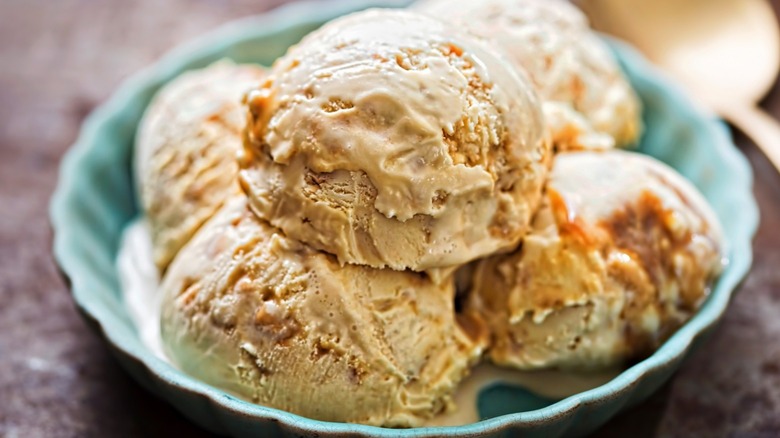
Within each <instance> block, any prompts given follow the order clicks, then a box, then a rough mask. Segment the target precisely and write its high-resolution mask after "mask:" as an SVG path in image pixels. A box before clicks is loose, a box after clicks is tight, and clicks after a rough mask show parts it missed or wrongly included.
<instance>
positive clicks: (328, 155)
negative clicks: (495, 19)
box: [240, 10, 549, 271]
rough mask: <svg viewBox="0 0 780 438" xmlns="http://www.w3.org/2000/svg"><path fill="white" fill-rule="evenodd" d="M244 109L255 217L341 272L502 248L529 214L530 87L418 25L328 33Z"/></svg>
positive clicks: (535, 160) (541, 135)
mask: <svg viewBox="0 0 780 438" xmlns="http://www.w3.org/2000/svg"><path fill="white" fill-rule="evenodd" d="M247 104H248V107H249V112H250V119H249V126H248V141H247V142H246V144H245V146H246V147H245V150H244V154H245V155H244V157H243V158H242V160H241V168H242V170H241V172H240V180H241V183H242V185H243V187H244V190H245V192H246V193H247V195H248V196H249V198H250V200H251V205H252V208H253V209H254V210H255V211H256V212H257V214H258V215H259V216H261V217H263V218H265V219H266V220H268V221H269V222H271V224H273V225H274V226H276V227H278V228H281V229H282V230H284V231H285V233H286V234H287V235H289V236H291V237H293V238H296V239H298V240H301V241H303V242H305V243H307V244H309V245H312V246H314V247H315V248H317V249H320V250H323V251H327V252H330V253H332V254H334V255H336V256H337V257H338V259H339V261H340V262H342V263H352V264H362V265H368V266H373V267H391V268H394V269H398V270H401V269H407V268H408V269H412V270H416V271H422V270H429V269H437V268H446V267H450V266H453V265H457V264H460V263H464V262H467V261H470V260H473V259H475V258H477V257H480V256H483V255H485V254H488V253H492V252H494V251H497V250H504V249H509V248H512V247H513V246H515V245H516V244H517V242H518V241H519V239H520V237H521V236H522V234H523V233H524V232H525V230H526V229H527V226H528V223H529V221H530V217H531V214H532V212H533V211H534V209H535V208H536V206H537V204H538V201H539V199H540V195H541V186H542V183H543V180H544V177H545V175H546V172H547V163H548V159H549V144H548V141H547V138H546V135H545V132H544V129H543V118H542V111H541V106H540V103H539V101H538V99H537V97H536V95H535V93H534V90H533V87H532V86H531V84H530V83H529V82H528V81H527V80H526V79H525V77H524V75H522V74H519V73H518V72H516V71H515V70H514V69H513V68H512V67H511V66H510V65H509V64H507V63H505V62H504V61H503V60H502V59H501V55H500V54H497V53H495V52H494V51H493V50H492V49H491V47H490V46H489V44H486V43H485V42H484V41H482V40H481V39H479V38H476V37H475V36H473V35H470V34H468V33H465V32H462V31H460V30H459V29H456V28H451V27H448V26H447V24H445V23H443V22H440V21H437V20H433V19H431V18H429V17H427V16H424V15H420V14H413V13H410V12H408V11H399V10H372V11H367V12H361V13H357V14H353V15H350V16H347V17H343V18H339V19H337V20H334V21H332V22H330V23H328V24H326V25H325V26H323V27H322V28H321V29H319V30H317V31H315V32H313V33H312V34H310V35H309V36H307V37H306V38H305V39H304V40H303V41H302V42H301V43H300V44H299V45H297V46H295V47H293V48H291V49H290V51H289V52H288V53H287V54H286V55H285V56H284V57H282V58H280V59H279V60H278V61H277V62H276V63H275V65H274V67H273V69H272V72H271V75H270V76H269V78H268V80H267V81H266V82H265V83H264V84H263V85H262V86H261V87H259V88H257V89H256V90H253V91H252V92H251V93H250V94H249V95H248V97H247Z"/></svg>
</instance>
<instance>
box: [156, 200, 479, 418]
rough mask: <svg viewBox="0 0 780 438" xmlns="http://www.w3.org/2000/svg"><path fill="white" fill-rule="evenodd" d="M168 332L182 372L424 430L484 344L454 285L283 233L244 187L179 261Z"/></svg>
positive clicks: (168, 291) (292, 402) (260, 395)
mask: <svg viewBox="0 0 780 438" xmlns="http://www.w3.org/2000/svg"><path fill="white" fill-rule="evenodd" d="M161 291H162V293H163V294H164V299H163V306H162V330H161V332H162V338H163V343H164V346H165V349H166V352H167V354H168V356H169V357H170V359H171V360H172V361H173V362H174V363H175V364H176V365H177V366H178V367H180V368H181V369H182V370H183V371H185V372H187V373H188V374H190V375H192V376H194V377H196V378H199V379H201V380H203V381H204V382H206V383H209V384H212V385H215V386H217V387H220V388H223V389H226V390H228V391H230V392H232V393H234V394H236V395H239V396H241V397H244V398H246V399H248V400H251V401H253V402H256V403H260V404H263V405H265V406H270V407H275V408H279V409H284V410H286V411H289V412H293V413H296V414H300V415H304V416H307V417H310V418H315V419H320V420H328V421H342V422H357V423H363V424H371V425H381V426H389V427H409V426H419V425H421V424H422V423H423V421H425V420H426V419H428V418H430V417H432V416H434V415H435V414H437V413H440V412H443V411H445V410H447V409H449V408H451V407H452V402H451V395H452V393H453V391H454V390H455V387H456V385H457V383H458V382H459V381H460V380H461V379H462V378H463V377H464V376H465V375H466V374H467V373H468V370H469V367H470V366H471V365H473V364H474V363H475V362H476V361H477V359H478V358H479V356H480V353H481V351H482V350H483V348H484V345H485V343H486V340H487V337H486V336H487V335H486V330H485V329H484V328H480V327H481V326H480V324H479V322H478V320H474V321H472V320H469V319H467V318H466V317H462V318H458V319H457V320H456V316H455V311H454V309H453V294H454V287H453V281H448V282H442V283H439V284H435V283H433V282H432V281H431V280H429V279H428V278H427V277H426V276H425V275H424V274H421V273H415V272H408V271H407V272H398V271H393V270H390V269H374V268H370V267H361V266H352V265H347V266H344V267H342V266H340V265H339V263H338V262H337V261H336V260H335V258H334V257H333V256H331V255H327V254H325V253H322V252H319V251H316V250H313V249H311V248H309V247H308V246H306V245H304V244H302V243H300V242H297V241H295V240H293V239H290V238H288V237H285V236H284V234H283V233H281V232H280V231H278V230H276V229H275V228H273V227H271V226H269V225H268V224H267V223H266V222H264V221H263V220H261V219H258V218H257V217H256V215H255V214H254V213H252V212H251V211H250V209H249V208H248V206H247V201H246V198H245V197H243V196H241V197H238V198H236V199H234V200H233V201H231V202H229V203H228V204H227V205H225V206H224V207H223V208H222V210H221V211H220V212H219V213H217V215H216V216H214V217H213V218H212V219H211V220H210V221H209V222H207V224H206V225H204V227H203V228H201V230H199V231H198V233H197V234H196V235H195V237H194V238H193V239H192V240H191V241H190V243H188V244H187V245H186V246H185V247H184V248H183V249H182V250H181V252H180V253H179V255H178V256H177V257H176V259H175V260H174V261H173V263H172V264H171V266H170V268H169V270H168V272H167V273H166V276H165V277H164V279H163V283H162V285H161Z"/></svg>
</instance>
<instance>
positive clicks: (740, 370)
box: [0, 0, 780, 438]
mask: <svg viewBox="0 0 780 438" xmlns="http://www.w3.org/2000/svg"><path fill="white" fill-rule="evenodd" d="M282 3H285V0H166V1H162V2H161V1H157V0H139V1H132V2H130V1H123V0H106V1H94V0H58V1H56V2H52V1H50V0H2V2H0V206H2V213H0V437H9V438H10V437H38V436H45V437H76V436H77V437H91V436H96V437H98V436H99V437H103V436H110V437H136V436H150V437H158V436H159V437H163V436H169V435H171V434H175V435H177V436H188V437H190V438H196V437H205V436H210V435H209V434H208V433H207V432H205V431H203V430H201V429H198V428H197V427H196V426H194V425H193V424H192V423H190V422H188V421H187V420H186V419H185V418H184V417H182V416H181V415H180V414H178V413H177V411H175V410H174V409H173V408H172V407H170V406H169V405H167V404H165V403H164V402H162V401H160V400H158V399H156V398H155V397H154V396H152V395H151V394H149V393H147V392H146V391H144V390H143V389H142V388H141V387H140V386H138V385H137V384H136V383H135V382H134V381H132V380H131V379H130V377H129V376H128V375H127V374H125V373H124V372H123V371H122V369H120V367H119V365H118V362H117V361H115V360H114V358H113V357H112V356H111V354H110V352H109V350H108V348H107V347H106V345H105V344H104V342H103V341H102V340H101V339H100V338H99V337H98V336H97V335H96V334H95V333H93V332H92V331H90V330H89V329H88V328H87V326H86V325H85V323H84V321H82V320H81V318H80V317H79V316H78V314H77V312H76V309H75V307H74V304H73V301H72V300H71V298H70V295H69V292H68V290H67V288H66V286H65V284H64V283H63V281H62V279H61V278H60V276H59V275H58V272H57V268H56V266H55V264H54V262H53V260H52V257H51V252H50V247H51V231H50V229H49V225H48V203H49V198H50V196H51V193H52V190H53V189H54V186H55V183H56V178H57V172H58V165H59V161H60V158H61V157H62V155H63V153H64V152H65V150H66V149H67V148H68V147H69V146H70V145H71V144H72V143H73V141H74V140H75V138H76V135H77V133H78V129H79V126H80V124H81V122H82V121H83V119H84V117H85V116H86V115H87V114H88V113H89V112H90V111H91V110H92V109H93V108H94V107H95V106H96V105H97V104H99V103H100V102H102V101H103V100H105V99H106V98H107V97H108V96H109V95H110V94H111V93H112V91H113V90H114V89H115V88H116V87H117V85H118V84H119V83H120V82H121V81H122V80H123V79H124V78H126V77H127V76H128V75H130V74H132V73H133V72H135V71H137V70H139V69H140V68H142V67H144V66H145V65H147V64H149V63H151V62H153V61H154V60H155V59H157V58H159V57H160V56H161V55H162V54H163V53H164V52H166V51H167V50H169V49H170V48H171V47H173V46H175V45H176V44H178V43H181V42H183V41H186V40H188V39H190V38H193V37H195V36H197V35H198V34H200V33H202V32H203V31H205V30H208V29H211V28H213V27H215V26H217V25H219V24H221V23H223V22H226V21H228V20H231V19H234V18H238V17H242V16H246V15H249V14H256V13H261V12H263V11H266V10H268V9H270V8H273V7H275V6H278V5H279V4H282ZM772 3H773V7H774V8H775V12H776V13H777V11H778V10H780V0H774V1H773V2H772ZM762 106H763V107H764V108H766V109H767V110H768V111H769V112H770V113H771V114H773V115H774V116H775V117H780V86H779V85H777V84H775V87H774V88H773V90H772V91H771V92H770V94H769V95H768V96H767V97H766V99H765V100H764V101H763V102H762ZM734 137H735V140H736V143H737V145H738V146H739V148H740V149H741V150H742V151H743V152H744V153H745V154H746V155H747V157H748V158H749V159H750V162H751V164H752V165H753V168H754V170H755V175H756V177H755V188H754V191H755V195H756V198H757V199H758V203H759V206H760V208H761V226H760V228H759V230H758V235H757V236H756V240H755V245H754V254H755V262H754V264H753V269H752V271H751V273H750V275H749V276H748V277H747V279H746V280H745V282H744V284H743V286H742V288H741V290H740V291H739V293H738V294H737V295H736V296H735V298H734V300H733V302H732V304H731V306H730V307H729V310H728V312H727V313H726V315H725V318H724V320H723V321H722V323H721V324H720V325H719V327H718V329H716V331H715V332H714V333H713V334H712V335H711V337H710V338H709V339H708V340H707V342H706V343H705V344H704V345H703V346H702V347H701V348H700V349H699V350H698V351H696V352H695V353H694V354H693V355H692V356H691V357H690V359H689V360H687V361H686V363H685V364H684V365H683V366H682V368H681V369H680V370H679V372H678V373H677V374H676V375H675V376H674V377H673V378H672V379H671V380H670V382H669V383H667V384H666V385H665V386H664V387H663V388H662V389H661V390H660V391H659V392H657V393H656V394H655V395H653V396H652V397H651V398H650V399H649V400H648V401H646V402H645V403H642V404H641V405H639V406H637V407H635V408H633V409H631V410H630V411H627V412H625V413H623V414H621V415H619V416H618V417H616V418H615V419H614V420H612V421H611V422H610V423H609V424H608V425H607V426H605V427H604V428H602V429H601V430H600V431H598V433H597V435H598V436H606V437H623V436H632V437H635V438H640V437H655V436H664V437H666V436H692V435H696V436H731V437H743V436H744V437H763V436H766V437H773V436H777V435H778V434H780V268H779V267H780V232H778V230H780V174H778V173H776V172H774V171H773V169H772V168H771V167H770V165H769V163H768V161H767V160H766V159H765V158H764V157H763V156H762V155H761V154H760V152H758V150H757V149H756V147H755V146H754V145H753V144H751V143H750V141H748V140H747V139H746V138H745V137H744V136H743V135H741V134H740V133H739V132H734Z"/></svg>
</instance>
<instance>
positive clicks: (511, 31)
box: [415, 0, 641, 150]
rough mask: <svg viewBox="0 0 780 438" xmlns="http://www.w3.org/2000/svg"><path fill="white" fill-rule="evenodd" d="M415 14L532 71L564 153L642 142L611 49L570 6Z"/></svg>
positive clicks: (525, 3) (435, 8)
mask: <svg viewBox="0 0 780 438" xmlns="http://www.w3.org/2000/svg"><path fill="white" fill-rule="evenodd" d="M415 8H416V9H418V10H420V11H421V12H425V13H428V14H430V15H432V16H434V17H438V18H440V19H442V20H445V21H450V22H454V23H459V24H462V25H464V26H466V27H467V28H469V29H470V30H471V31H473V32H474V33H477V34H479V35H481V36H483V37H486V38H489V39H491V40H492V41H495V42H496V44H497V45H498V46H500V47H501V48H502V49H503V50H504V51H505V52H506V53H507V55H508V56H509V57H510V59H511V61H512V62H513V63H514V65H515V66H517V67H518V68H521V69H523V70H525V71H527V72H528V74H529V76H530V78H531V79H532V81H533V83H534V85H535V86H536V89H537V91H538V93H539V96H540V97H541V99H542V100H543V101H544V102H546V105H545V115H546V116H547V117H548V118H549V119H551V122H552V123H551V126H550V127H551V128H552V135H553V137H554V142H555V144H556V147H557V148H558V149H559V150H565V149H603V148H604V147H605V143H606V145H607V146H611V145H612V144H615V143H616V144H617V145H618V146H624V145H628V144H631V143H634V142H635V141H636V140H637V139H638V137H639V133H640V131H641V120H640V112H641V107H640V102H639V99H638V98H637V96H636V94H635V93H634V91H633V90H632V88H631V86H630V84H629V83H628V81H627V80H626V79H625V77H624V76H623V74H622V73H621V71H620V68H619V67H618V65H617V62H615V60H614V59H613V57H612V55H611V53H610V52H609V48H608V47H607V46H606V45H605V44H604V43H603V42H602V41H601V40H600V39H599V38H598V37H597V36H596V35H595V34H594V33H593V32H592V31H591V29H590V28H589V25H588V20H587V18H586V17H585V15H584V14H583V13H582V12H581V11H580V10H579V9H577V8H576V7H575V6H573V5H572V4H570V3H569V2H568V1H565V0H486V1H472V0H454V1H453V0H427V1H422V2H419V3H417V4H416V5H415ZM548 113H549V114H548ZM566 115H568V116H569V117H568V118H562V116H566ZM578 116H581V117H582V118H583V119H584V120H583V121H586V122H587V123H582V121H580V120H578V118H579V117H578Z"/></svg>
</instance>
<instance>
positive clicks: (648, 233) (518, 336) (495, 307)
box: [466, 150, 724, 370]
mask: <svg viewBox="0 0 780 438" xmlns="http://www.w3.org/2000/svg"><path fill="white" fill-rule="evenodd" d="M723 254H724V241H723V237H722V233H721V230H720V226H719V224H718V220H717V218H716V217H715V215H714V213H713V212H712V210H711V209H710V207H709V206H708V205H707V203H706V201H705V200H704V198H703V197H702V195H701V194H700V193H699V192H698V191H697V190H696V189H695V188H694V187H693V186H692V185H691V184H690V183H689V182H688V181H686V180H685V179H684V178H683V177H681V176H680V175H679V174H677V173H676V172H675V171H674V170H672V169H671V168H669V167H668V166H666V165H664V164H662V163H660V162H658V161H656V160H654V159H652V158H650V157H647V156H643V155H640V154H635V153H629V152H622V151H617V150H613V151H609V152H603V153H596V152H573V153H569V154H563V155H559V156H558V157H557V158H556V160H555V163H554V166H553V170H552V173H551V175H550V180H549V182H548V183H547V187H546V197H545V201H544V203H543V206H542V208H541V209H540V211H539V212H538V213H537V215H536V217H535V218H534V223H533V229H532V231H531V232H530V233H529V235H528V236H526V237H525V239H524V241H523V244H522V247H521V248H520V249H519V250H518V251H516V252H515V253H512V254H509V255H499V256H494V257H490V258H487V259H485V260H484V261H481V262H480V263H479V264H478V265H477V268H476V273H475V275H474V277H473V290H472V294H471V296H470V297H469V300H468V302H467V305H466V308H467V310H466V311H467V313H472V314H474V315H479V316H480V317H482V318H484V320H485V321H488V323H489V325H490V330H491V333H492V335H491V337H492V346H491V347H490V351H489V356H490V358H491V359H492V360H493V362H495V363H497V364H500V365H507V366H513V367H516V368H520V369H528V370H530V369H541V368H564V369H588V368H591V369H592V368H600V367H606V366H610V365H619V364H622V363H625V361H626V360H629V359H635V358H638V357H641V356H642V355H645V354H649V353H650V352H652V351H653V350H654V349H655V348H657V347H658V346H659V345H660V343H661V342H662V341H664V340H665V339H666V338H667V337H668V336H670V335H671V334H672V333H673V332H674V331H675V330H676V329H677V328H679V327H680V325H682V324H683V323H684V322H685V321H686V320H687V319H688V318H690V317H691V316H692V314H693V313H694V312H695V311H696V310H697V309H698V307H699V306H700V305H701V303H702V302H703V300H704V299H705V298H706V296H707V291H708V290H709V289H708V287H709V286H710V283H711V281H712V280H713V279H714V277H715V276H716V275H717V274H718V273H719V271H720V269H721V267H722V257H723Z"/></svg>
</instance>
